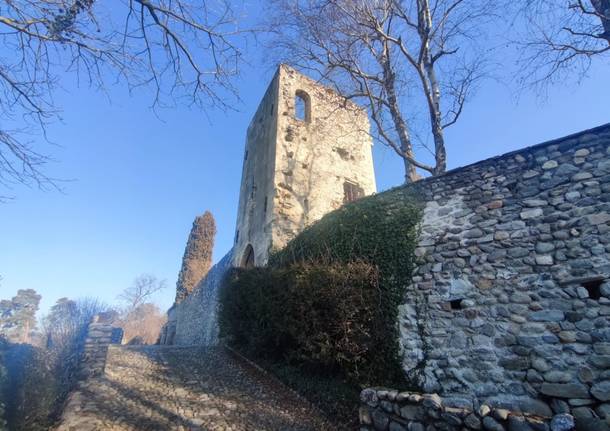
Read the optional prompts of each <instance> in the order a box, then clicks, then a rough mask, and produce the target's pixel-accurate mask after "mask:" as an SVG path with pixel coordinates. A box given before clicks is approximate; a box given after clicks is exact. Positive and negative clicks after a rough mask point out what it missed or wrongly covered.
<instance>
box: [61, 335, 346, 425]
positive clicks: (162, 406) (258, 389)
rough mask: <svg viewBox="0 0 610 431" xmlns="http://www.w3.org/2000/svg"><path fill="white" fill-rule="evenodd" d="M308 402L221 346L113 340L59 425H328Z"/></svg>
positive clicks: (70, 402)
mask: <svg viewBox="0 0 610 431" xmlns="http://www.w3.org/2000/svg"><path fill="white" fill-rule="evenodd" d="M336 428H337V427H336V426H332V425H331V424H330V423H329V422H327V421H326V420H325V419H324V418H323V416H322V415H321V414H320V413H319V412H318V411H317V410H316V409H314V408H313V407H312V406H311V405H309V404H308V403H307V402H305V401H304V400H303V399H301V398H300V397H298V396H296V395H295V394H294V393H293V392H292V391H290V390H289V389H287V388H286V387H285V386H283V385H282V384H280V383H278V382H277V381H276V380H275V379H273V378H270V377H269V376H268V375H267V374H265V373H263V372H261V371H260V370H258V369H256V368H254V367H252V366H251V365H249V364H248V363H246V362H244V361H242V360H241V359H239V358H237V357H235V356H234V355H232V354H231V353H229V352H228V351H227V350H225V349H224V348H222V347H200V346H196V347H174V346H145V347H131V346H130V347H127V346H111V347H110V348H109V351H108V357H107V361H106V368H105V373H104V374H103V375H102V376H100V377H96V378H92V379H90V380H88V381H86V382H84V383H83V384H81V387H80V388H79V390H77V391H75V392H74V393H73V394H72V395H71V396H70V398H69V401H68V403H67V405H66V408H65V410H64V415H63V418H62V422H61V424H60V425H59V426H58V427H57V428H56V431H93V430H117V431H127V430H294V431H306V430H307V431H309V430H333V429H336Z"/></svg>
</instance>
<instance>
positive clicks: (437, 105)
mask: <svg viewBox="0 0 610 431" xmlns="http://www.w3.org/2000/svg"><path fill="white" fill-rule="evenodd" d="M418 3H419V5H418V6H419V9H418V23H417V25H418V33H419V37H420V39H421V43H422V45H421V56H420V59H421V61H422V62H423V68H424V70H420V76H422V77H423V76H425V79H424V82H422V84H423V86H424V89H423V90H424V92H425V93H426V97H427V99H428V110H429V112H430V127H431V128H432V136H433V138H434V158H435V160H436V166H435V167H434V172H433V175H438V174H442V173H443V172H445V171H446V170H447V153H446V151H445V138H444V136H443V125H442V116H441V89H440V86H439V85H438V80H437V79H436V72H435V70H434V63H433V62H432V57H431V55H430V41H429V36H430V28H431V27H432V17H431V15H430V4H429V3H428V0H421V1H420V2H418Z"/></svg>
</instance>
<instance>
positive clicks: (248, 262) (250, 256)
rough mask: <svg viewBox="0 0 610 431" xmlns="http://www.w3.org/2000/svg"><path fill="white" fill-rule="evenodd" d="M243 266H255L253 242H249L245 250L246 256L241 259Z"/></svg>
mask: <svg viewBox="0 0 610 431" xmlns="http://www.w3.org/2000/svg"><path fill="white" fill-rule="evenodd" d="M241 266H242V268H252V267H254V249H253V248H252V245H251V244H248V246H247V247H246V251H244V256H243V257H242V259H241Z"/></svg>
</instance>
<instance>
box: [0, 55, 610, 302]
mask: <svg viewBox="0 0 610 431" xmlns="http://www.w3.org/2000/svg"><path fill="white" fill-rule="evenodd" d="M253 49H254V50H256V49H257V48H256V47H253ZM252 57H253V58H252V60H251V61H250V64H249V65H248V66H247V67H245V69H244V70H243V73H242V76H241V78H240V80H239V81H238V82H237V86H238V89H239V92H240V96H241V99H242V102H241V103H240V104H238V105H236V106H235V108H236V109H237V110H236V111H228V112H217V111H209V112H208V113H207V116H206V115H205V114H204V113H202V112H201V111H199V110H190V109H188V108H185V107H177V108H175V109H168V110H162V111H160V112H158V113H157V114H155V113H154V112H153V111H151V110H150V108H149V105H150V95H149V94H146V93H145V92H139V93H136V94H133V95H130V94H128V92H127V91H126V90H125V89H124V88H123V87H121V86H116V87H112V88H110V89H109V96H110V99H111V100H112V101H111V102H110V101H109V99H108V98H107V97H106V96H104V95H102V94H100V93H97V92H95V91H93V90H91V89H88V88H79V87H77V86H76V85H75V84H74V82H73V81H72V80H71V79H70V77H66V79H65V82H64V88H65V89H64V91H61V92H59V93H58V94H57V102H58V104H59V106H61V107H62V108H63V113H62V117H63V123H62V124H55V125H54V126H53V127H52V128H51V129H50V132H51V137H52V139H53V140H54V141H55V142H58V143H60V144H61V147H50V146H45V145H46V144H43V143H41V144H40V145H41V146H45V149H46V150H48V151H47V152H49V153H50V154H52V155H53V157H54V158H55V159H56V162H54V163H53V164H52V165H51V166H49V173H51V174H53V175H56V176H59V177H62V178H66V179H72V181H69V182H66V183H64V184H63V187H64V193H58V192H44V191H41V190H38V189H35V188H34V189H28V188H24V187H20V188H16V189H15V190H13V193H14V194H16V196H17V198H16V199H15V200H14V201H12V202H9V203H7V204H0V275H2V277H3V280H2V282H1V284H0V298H2V299H4V298H9V297H11V296H13V295H14V294H15V293H16V291H17V289H25V288H33V289H36V290H37V291H38V292H39V293H41V294H42V296H43V302H42V309H43V310H46V309H48V307H49V306H50V305H52V304H53V303H54V302H55V300H57V299H58V298H60V297H62V296H67V297H71V298H77V297H84V296H88V297H98V298H100V299H102V300H104V301H106V302H109V303H113V302H115V300H116V296H117V294H118V293H119V292H120V291H121V290H122V289H124V288H125V287H127V286H129V285H130V284H131V282H132V280H133V279H134V277H136V276H137V275H138V274H141V273H151V274H154V275H156V276H157V277H159V278H164V279H167V281H168V284H169V286H170V287H169V289H167V291H165V292H164V293H162V294H160V295H159V296H158V298H157V301H158V302H159V304H160V305H161V306H162V307H163V308H167V307H168V306H169V305H170V304H171V302H172V300H173V296H174V286H175V281H176V278H177V274H178V271H179V268H180V261H181V258H182V254H183V252H184V246H185V242H186V239H187V236H188V233H189V230H190V227H191V223H192V221H193V218H194V217H195V216H196V215H198V214H201V213H202V212H203V211H205V210H206V209H209V210H210V211H212V213H213V214H214V216H215V217H216V221H217V227H218V235H217V238H216V247H215V255H214V260H218V259H220V258H221V257H222V256H223V255H224V254H225V253H226V252H227V251H228V250H229V248H230V247H231V243H232V239H233V236H234V225H235V219H236V212H237V199H238V193H239V184H240V175H241V163H242V160H243V157H242V153H243V146H244V139H245V132H246V127H247V125H248V123H249V119H250V117H251V115H253V113H254V112H255V110H256V107H257V105H258V102H259V100H260V98H261V97H262V95H263V92H264V90H265V88H266V86H267V84H268V82H269V80H270V79H271V77H272V74H273V70H272V69H271V68H270V67H269V66H268V65H263V64H262V63H261V62H260V61H259V60H258V59H257V58H256V57H257V55H253V56H252ZM608 72H609V66H608V64H607V63H606V64H603V63H601V62H600V63H599V64H596V65H594V67H593V68H592V69H591V70H590V73H589V76H588V77H587V78H586V79H584V80H583V81H582V82H580V83H576V82H573V81H572V82H566V83H563V84H561V85H556V86H554V87H552V88H550V91H549V95H548V96H547V97H546V98H544V99H542V98H540V97H538V96H536V95H535V94H531V93H528V92H524V93H521V94H520V96H519V97H516V95H515V88H514V87H512V86H511V85H510V84H505V83H504V84H501V83H498V82H496V81H487V82H485V83H483V84H482V85H481V87H480V89H479V91H478V93H477V95H476V97H475V98H474V99H473V101H472V102H471V103H470V104H469V105H468V106H467V108H466V111H465V112H464V115H463V118H462V119H461V121H460V122H459V123H458V124H457V125H455V126H454V127H453V128H451V129H450V131H449V132H448V133H447V152H448V165H449V168H453V167H458V166H462V165H466V164H469V163H472V162H476V161H478V160H481V159H485V158H487V157H491V156H494V155H498V154H502V153H505V152H508V151H511V150H515V149H518V148H522V147H526V146H529V145H533V144H536V143H539V142H542V141H545V140H548V139H552V138H557V137H561V136H564V135H567V134H570V133H573V132H577V131H579V130H582V129H586V128H591V127H595V126H598V125H600V124H604V123H607V122H610V107H609V104H608V101H609V100H610V85H609V76H610V74H609V73H608ZM159 117H160V118H159ZM374 162H375V169H376V176H377V184H378V189H379V190H384V189H387V188H389V187H392V186H395V185H398V184H400V182H401V181H402V175H403V173H402V170H401V164H400V161H399V160H398V158H397V157H396V156H395V155H394V154H393V153H392V152H391V151H389V150H388V149H386V148H384V147H381V146H376V147H375V148H374Z"/></svg>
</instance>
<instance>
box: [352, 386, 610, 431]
mask: <svg viewBox="0 0 610 431" xmlns="http://www.w3.org/2000/svg"><path fill="white" fill-rule="evenodd" d="M360 399H361V406H360V410H359V417H360V424H361V428H360V430H361V431H366V430H389V431H407V430H408V431H434V430H483V429H484V430H490V431H505V430H508V431H533V430H549V429H550V430H552V431H569V430H573V429H575V430H577V431H596V430H597V431H602V430H608V429H610V427H609V426H608V422H605V421H603V420H602V419H595V418H584V417H577V418H576V419H575V418H574V417H573V416H572V415H570V414H568V413H565V412H563V411H562V409H561V408H558V409H557V411H552V410H551V409H546V408H541V409H539V411H538V412H537V414H531V413H527V412H522V411H511V410H508V409H506V408H503V407H502V406H493V405H489V404H480V405H479V404H476V405H473V404H471V403H465V402H464V401H463V400H455V399H453V400H451V399H442V398H441V397H440V396H438V395H437V394H419V393H414V392H398V391H395V390H391V389H385V388H369V389H365V390H363V391H362V393H361V394H360ZM606 420H608V419H606Z"/></svg>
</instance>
